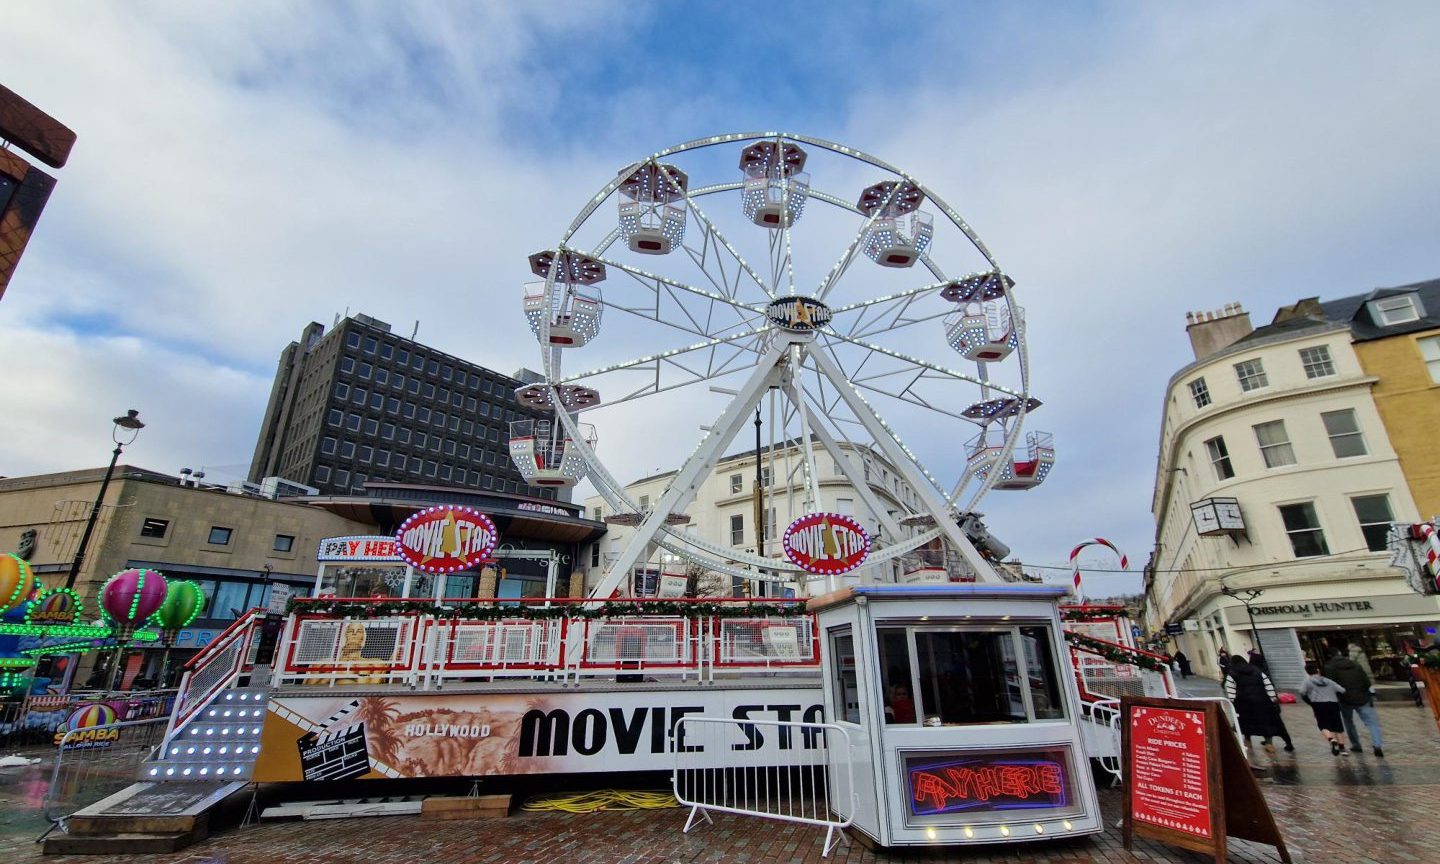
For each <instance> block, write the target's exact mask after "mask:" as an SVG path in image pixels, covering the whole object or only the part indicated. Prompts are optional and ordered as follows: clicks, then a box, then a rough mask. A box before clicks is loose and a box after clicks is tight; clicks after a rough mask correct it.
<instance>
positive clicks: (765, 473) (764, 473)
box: [760, 466, 770, 487]
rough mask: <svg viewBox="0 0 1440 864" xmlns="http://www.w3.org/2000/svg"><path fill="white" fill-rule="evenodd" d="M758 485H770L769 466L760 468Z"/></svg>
mask: <svg viewBox="0 0 1440 864" xmlns="http://www.w3.org/2000/svg"><path fill="white" fill-rule="evenodd" d="M760 485H761V486H765V487H768V486H769V485H770V468H769V467H768V466H762V467H761V468H760Z"/></svg>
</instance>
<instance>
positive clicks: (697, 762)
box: [671, 716, 856, 858]
mask: <svg viewBox="0 0 1440 864" xmlns="http://www.w3.org/2000/svg"><path fill="white" fill-rule="evenodd" d="M673 735H674V746H673V750H674V753H675V768H674V771H673V773H672V774H671V783H672V787H673V791H674V793H675V800H677V801H679V802H680V803H681V804H682V805H684V806H687V807H689V808H690V815H689V816H688V817H687V818H686V820H685V827H684V829H682V830H683V833H689V832H690V829H691V828H694V827H695V826H696V824H697V819H702V818H703V819H704V821H706V822H710V821H712V820H711V819H710V813H709V811H711V810H716V811H719V812H722V813H734V814H737V815H741V816H758V817H760V818H763V819H775V820H778V821H781V822H797V823H800V824H802V825H814V826H816V827H823V828H824V829H825V839H824V844H823V846H822V849H821V852H820V855H821V857H823V858H828V857H829V856H830V852H831V850H833V849H834V848H835V847H836V845H838V844H839V842H840V840H841V839H842V838H844V839H845V840H846V842H847V843H848V842H849V839H848V838H845V834H844V832H843V831H842V830H841V829H843V828H845V827H847V826H849V825H850V823H851V821H852V820H853V819H854V816H855V808H856V790H855V769H854V766H853V764H852V762H851V759H852V754H851V744H850V735H849V733H847V732H846V731H845V729H844V728H842V727H840V726H837V725H835V724H833V723H803V722H794V721H788V720H761V719H755V720H749V719H736V718H730V717H696V716H691V717H681V718H680V720H679V721H678V722H676V724H675V728H674V731H673Z"/></svg>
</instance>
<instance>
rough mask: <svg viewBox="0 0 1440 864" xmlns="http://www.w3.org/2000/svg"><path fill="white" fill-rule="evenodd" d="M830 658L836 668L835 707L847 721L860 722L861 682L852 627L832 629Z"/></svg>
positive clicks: (834, 683) (834, 680) (834, 682)
mask: <svg viewBox="0 0 1440 864" xmlns="http://www.w3.org/2000/svg"><path fill="white" fill-rule="evenodd" d="M830 659H831V661H832V666H831V668H832V669H834V670H835V671H834V679H833V680H832V686H833V687H834V688H835V707H836V709H837V710H838V711H839V712H840V719H841V720H844V721H845V722H846V723H859V722H860V684H859V682H858V681H857V680H856V677H855V637H854V636H852V635H851V634H850V628H848V627H846V628H843V629H835V630H831V631H830Z"/></svg>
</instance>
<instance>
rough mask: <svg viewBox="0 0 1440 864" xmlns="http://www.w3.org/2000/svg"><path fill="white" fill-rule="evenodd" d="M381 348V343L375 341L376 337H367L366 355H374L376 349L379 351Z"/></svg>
mask: <svg viewBox="0 0 1440 864" xmlns="http://www.w3.org/2000/svg"><path fill="white" fill-rule="evenodd" d="M379 347H380V343H379V342H378V341H376V339H375V337H374V336H366V337H365V353H366V354H374V353H375V351H376V349H378V348H379Z"/></svg>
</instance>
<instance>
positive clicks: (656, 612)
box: [285, 598, 805, 621]
mask: <svg viewBox="0 0 1440 864" xmlns="http://www.w3.org/2000/svg"><path fill="white" fill-rule="evenodd" d="M285 611H286V612H287V613H294V614H300V615H315V616H320V617H325V618H391V617H394V616H397V615H430V616H433V617H435V618H444V619H456V620H464V621H496V620H499V619H501V618H509V619H514V618H524V619H526V620H531V621H545V620H551V619H555V618H585V619H595V618H614V617H620V616H625V615H640V616H667V617H671V618H795V617H799V616H801V615H804V614H805V604H804V603H803V602H794V603H707V602H704V601H700V602H695V603H677V602H673V601H666V600H656V601H653V602H647V603H636V602H633V601H628V600H604V601H601V602H600V603H599V604H598V605H592V604H580V603H562V604H555V605H551V606H541V605H538V604H528V603H507V602H506V601H504V600H497V601H493V602H483V601H482V602H466V603H456V604H454V605H446V604H436V603H432V602H428V601H414V600H389V601H381V602H378V603H368V602H355V601H353V600H348V601H347V600H323V599H322V600H313V599H302V598H294V599H292V600H290V602H289V603H287V604H286V607H285Z"/></svg>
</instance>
